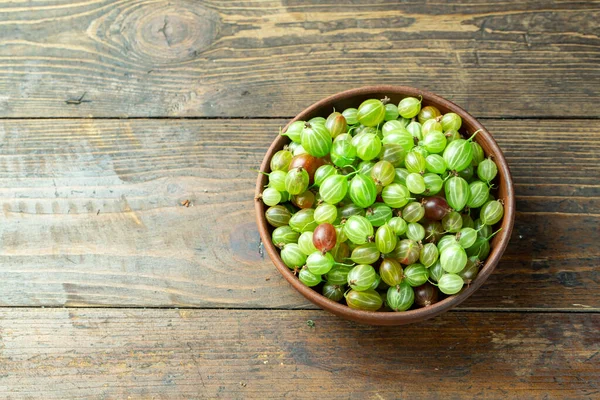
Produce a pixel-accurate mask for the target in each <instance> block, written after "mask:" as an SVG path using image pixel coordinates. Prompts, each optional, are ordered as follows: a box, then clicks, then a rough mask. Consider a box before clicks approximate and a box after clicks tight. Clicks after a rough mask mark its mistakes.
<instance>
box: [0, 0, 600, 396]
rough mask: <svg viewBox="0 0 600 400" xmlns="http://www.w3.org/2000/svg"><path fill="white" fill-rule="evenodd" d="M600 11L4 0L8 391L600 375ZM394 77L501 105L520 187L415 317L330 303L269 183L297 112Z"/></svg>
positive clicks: (478, 111)
mask: <svg viewBox="0 0 600 400" xmlns="http://www.w3.org/2000/svg"><path fill="white" fill-rule="evenodd" d="M396 3H397V4H396ZM598 21H600V1H578V0H572V1H569V0H565V1H550V0H548V1H538V0H522V1H516V0H511V1H487V2H481V1H475V0H468V1H461V2H457V1H447V0H444V1H439V2H432V1H412V0H411V1H403V2H383V1H377V2H373V1H367V0H359V1H331V0H326V1H321V0H313V1H305V2H299V1H248V0H245V1H194V0H171V1H166V0H164V1H163V0H119V1H111V0H80V1H64V0H38V1H33V2H30V1H24V0H17V1H15V0H0V205H1V207H2V209H1V210H0V263H1V265H2V267H1V268H0V398H2V399H11V400H12V399H14V400H17V399H19V400H20V399H38V398H39V399H129V398H131V399H196V398H211V399H212V398H226V399H246V398H261V399H264V398H277V399H278V398H311V399H312V398H334V399H337V398H339V399H348V398H351V399H375V400H382V399H385V400H387V399H396V398H407V399H418V398H449V399H458V398H486V399H496V398H502V399H505V398H508V399H519V400H520V399H531V398H536V399H537V398H539V399H597V398H599V397H600V378H599V377H600V340H599V335H598V331H599V328H600V318H599V312H600V290H599V286H600V269H599V268H598V267H599V265H600V243H599V241H598V238H599V237H600V112H599V111H598V100H599V99H600V23H599V22H598ZM382 83H384V84H400V85H412V86H416V87H420V88H423V89H429V90H431V91H433V92H435V93H438V94H440V95H442V96H444V97H446V98H449V99H451V100H453V101H455V102H456V103H457V104H459V105H460V106H462V107H464V108H465V109H467V110H468V111H469V112H471V113H472V114H473V115H475V116H476V117H479V118H482V119H481V121H482V122H483V124H484V125H485V126H486V127H487V128H488V129H489V130H490V132H492V134H493V135H494V136H495V138H496V139H497V141H498V142H499V144H500V146H501V148H502V149H503V150H504V152H505V156H506V158H507V160H508V162H509V164H510V167H511V169H512V172H513V177H514V182H515V188H516V193H517V210H518V214H517V219H516V221H515V229H514V232H513V237H512V240H511V243H510V245H509V248H508V249H507V251H506V253H505V255H504V257H503V259H502V261H501V263H500V264H499V266H498V267H497V269H496V271H495V272H494V274H493V275H492V276H491V277H490V279H489V280H488V281H487V282H486V283H485V284H484V285H483V286H482V287H481V288H480V289H479V290H478V291H477V292H476V293H475V295H473V296H472V297H471V298H470V299H468V300H467V301H466V302H465V303H463V304H462V305H461V306H460V307H459V308H458V309H457V310H453V311H451V312H449V313H446V314H445V315H442V316H440V317H438V318H436V319H434V320H431V321H426V322H424V323H421V324H417V325H412V326H405V327H401V328H372V327H367V326H361V325H358V324H354V323H349V322H345V321H342V320H340V319H338V318H336V317H333V316H331V315H329V314H327V313H325V312H323V311H320V310H316V309H314V307H313V306H312V305H311V304H309V303H307V302H306V301H305V300H304V298H302V297H301V296H300V295H298V294H297V293H296V292H295V291H294V290H293V289H292V288H291V287H290V286H289V285H288V284H287V283H286V282H285V281H284V280H283V279H282V278H281V277H280V276H279V275H278V273H277V271H276V269H275V268H274V266H273V265H272V263H271V262H270V260H269V259H268V257H267V256H266V255H265V254H264V252H263V251H262V248H261V243H260V240H259V236H258V233H257V230H256V227H255V223H254V214H253V213H254V211H253V204H252V202H253V199H252V197H253V195H254V182H255V176H256V172H255V171H253V169H255V168H257V167H258V166H259V164H260V161H261V160H262V157H263V155H264V153H265V151H266V149H267V147H268V146H269V144H270V142H271V141H272V140H273V138H274V137H275V135H276V134H277V132H278V129H279V127H280V126H282V125H284V124H285V123H286V122H287V121H288V120H289V119H290V118H291V117H293V116H294V115H295V114H297V113H298V112H299V111H301V110H302V109H303V108H304V107H306V106H307V105H309V104H311V103H313V102H315V101H316V100H319V99H320V98H322V97H324V96H326V95H330V94H333V93H335V92H338V91H341V90H343V89H348V88H352V87H359V86H364V85H369V84H382ZM127 118H129V119H127ZM186 200H189V207H186V206H183V205H182V202H184V201H186ZM44 307H45V308H44ZM308 320H312V321H314V327H310V326H308V325H307V321H308Z"/></svg>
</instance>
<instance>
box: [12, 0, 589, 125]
mask: <svg viewBox="0 0 600 400" xmlns="http://www.w3.org/2000/svg"><path fill="white" fill-rule="evenodd" d="M349 3H352V4H349ZM373 3H376V4H373ZM457 3H459V2H455V1H442V2H435V3H433V2H423V1H421V0H418V1H407V2H404V1H403V2H398V3H397V4H396V2H373V1H367V0H363V1H357V2H346V1H339V0H327V1H323V0H312V1H302V2H298V1H258V2H257V1H192V0H176V1H167V0H164V1H147V0H144V1H142V0H137V1H112V0H95V1H77V2H68V1H67V2H65V1H62V0H45V1H39V2H34V3H31V4H30V3H26V2H23V1H16V2H15V1H13V0H0V116H4V117H35V118H38V117H57V116H58V117H66V116H69V117H87V116H97V117H99V116H102V117H115V116H130V117H132V116H141V117H148V116H229V117H231V116H246V117H257V116H271V117H272V116H276V117H280V116H284V117H287V116H292V115H295V114H296V113H297V112H298V111H299V110H301V109H303V108H304V107H306V106H308V105H309V104H311V103H313V102H314V101H316V100H318V99H320V98H322V97H324V96H325V95H329V94H332V93H335V92H338V91H340V90H341V89H348V88H351V87H358V86H364V85H368V84H381V83H391V84H406V85H409V86H415V87H420V88H423V89H430V90H432V91H434V92H436V93H439V94H440V95H442V96H445V97H447V98H450V99H452V100H455V101H456V102H458V104H459V105H462V106H463V107H464V108H466V109H468V110H469V111H471V112H472V113H473V114H474V115H476V116H488V117H505V116H511V117H522V116H541V117H547V116H561V117H566V116H581V117H597V116H598V108H597V105H596V101H595V100H596V99H597V98H598V96H599V95H600V74H599V73H598V64H599V63H600V47H599V45H600V37H599V28H598V20H600V2H599V1H551V0H547V1H539V0H526V1H522V0H510V1H487V2H481V1H474V0H470V1H464V2H460V3H459V4H457Z"/></svg>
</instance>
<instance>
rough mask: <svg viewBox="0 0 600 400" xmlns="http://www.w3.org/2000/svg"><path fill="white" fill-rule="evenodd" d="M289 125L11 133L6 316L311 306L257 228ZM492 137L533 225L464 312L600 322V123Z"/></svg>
mask: <svg viewBox="0 0 600 400" xmlns="http://www.w3.org/2000/svg"><path fill="white" fill-rule="evenodd" d="M284 123H285V121H284V120H210V121H204V120H160V121H157V120H143V119H140V120H5V121H1V122H0V137H1V139H2V143H3V147H2V152H1V155H0V204H1V206H2V210H3V211H2V212H0V243H1V244H2V245H1V246H0V263H1V264H2V268H1V269H0V293H2V296H0V305H4V306H42V305H43V306H62V305H67V306H178V307H187V306H191V307H233V308H239V307H248V308H265V307H267V308H296V307H300V308H303V307H311V305H310V304H308V303H307V302H306V301H305V300H304V299H303V298H302V297H301V296H299V295H298V294H297V293H296V292H295V291H294V290H293V289H292V288H291V287H290V286H288V284H287V283H286V282H285V281H284V280H283V279H282V278H281V277H280V276H279V275H278V273H277V271H276V270H275V268H274V267H273V265H272V263H271V262H270V260H269V259H268V257H266V258H265V255H264V253H263V252H262V251H261V248H260V239H259V236H258V233H257V230H256V227H255V223H254V208H253V203H252V202H253V196H254V194H253V193H254V182H255V177H256V173H255V172H254V171H252V169H253V168H257V167H258V165H259V164H260V161H261V159H262V157H263V154H264V152H265V151H266V149H267V147H268V145H269V142H270V141H271V140H272V139H273V138H274V136H275V135H276V132H277V131H278V127H279V126H281V125H282V124H284ZM486 125H488V127H489V129H490V130H491V131H492V132H493V133H494V134H495V136H496V137H497V139H498V141H499V143H500V145H501V146H502V147H503V148H504V149H505V150H506V155H507V158H508V160H509V162H510V165H511V167H512V170H513V172H514V175H515V182H516V187H517V193H518V195H519V196H518V209H519V214H518V217H517V221H516V225H515V229H514V235H513V240H512V242H511V245H510V246H509V249H508V250H507V252H506V253H505V256H504V258H503V260H502V262H501V263H500V265H499V267H498V269H497V271H496V273H494V274H493V275H492V277H491V278H490V279H489V281H488V282H487V283H486V284H485V285H484V286H483V287H482V288H481V289H480V290H479V291H478V293H476V294H475V295H474V296H473V297H472V298H471V299H469V301H467V302H466V303H464V306H463V307H465V308H476V309H478V308H486V309H488V308H504V309H513V308H515V309H531V308H545V309H551V308H557V309H596V310H598V309H600V291H599V290H598V283H599V282H600V276H599V275H598V274H599V271H598V268H597V265H598V261H599V259H600V247H599V244H598V241H597V238H598V234H599V232H598V227H599V223H600V203H599V198H600V196H599V194H600V186H599V185H598V182H599V180H600V151H596V150H595V149H597V148H598V147H599V146H600V136H599V135H598V133H597V132H598V128H599V127H600V126H599V125H600V121H574V120H569V121H535V120H527V121H522V120H511V121H501V120H492V121H486ZM184 200H190V202H191V206H190V207H183V206H181V202H182V201H184Z"/></svg>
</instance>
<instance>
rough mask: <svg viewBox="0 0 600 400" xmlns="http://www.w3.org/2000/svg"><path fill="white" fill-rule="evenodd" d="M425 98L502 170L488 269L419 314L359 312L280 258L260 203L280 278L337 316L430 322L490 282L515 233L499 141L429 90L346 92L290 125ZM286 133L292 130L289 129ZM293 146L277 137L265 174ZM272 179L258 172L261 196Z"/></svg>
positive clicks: (386, 321)
mask: <svg viewBox="0 0 600 400" xmlns="http://www.w3.org/2000/svg"><path fill="white" fill-rule="evenodd" d="M409 96H412V97H417V98H419V97H422V98H423V105H424V106H426V105H431V106H435V107H437V108H438V109H439V110H440V111H441V112H442V114H445V113H447V112H454V113H456V114H458V115H460V116H461V118H462V120H463V123H462V127H461V129H460V132H461V133H463V134H464V133H467V132H468V133H469V134H472V133H474V132H475V131H478V130H479V133H478V134H477V136H476V137H475V140H476V141H477V143H479V144H480V145H481V147H482V148H483V150H484V152H485V154H486V156H490V155H492V156H493V157H494V161H495V162H496V164H497V166H498V177H497V178H496V179H497V182H498V191H497V197H498V199H502V200H503V201H504V203H505V214H504V218H503V220H502V224H501V226H500V227H501V228H502V229H501V231H500V232H499V233H498V234H497V235H496V236H495V237H494V238H493V239H492V241H491V243H490V245H491V252H490V254H489V256H488V258H487V260H486V261H485V265H484V266H483V268H482V269H481V270H480V272H479V275H478V276H477V278H476V279H475V280H474V281H473V282H472V283H471V285H470V286H468V287H465V288H464V289H463V290H462V291H461V292H460V293H459V294H457V295H454V296H449V297H447V298H445V299H443V300H441V301H440V302H438V303H435V304H433V305H431V306H429V307H425V308H419V309H415V310H409V311H404V312H397V313H395V312H370V311H360V310H354V309H351V308H349V307H347V306H346V305H343V304H340V303H336V302H334V301H332V300H329V299H328V298H326V297H325V296H322V295H321V294H320V293H318V292H316V291H314V290H313V289H311V288H309V287H307V286H305V285H304V284H302V283H301V282H300V281H299V280H298V279H297V278H296V277H295V276H294V274H293V273H292V271H290V269H289V268H287V266H286V265H285V264H284V263H283V261H282V260H281V258H280V257H279V252H278V250H277V248H276V247H275V246H274V245H273V244H272V242H271V234H270V231H271V229H270V227H269V225H268V223H267V222H266V219H265V217H264V212H265V206H264V204H263V203H262V201H256V212H257V223H258V228H259V232H260V235H261V239H262V241H263V244H264V246H265V249H266V250H267V252H268V254H269V256H270V257H271V259H272V261H273V263H274V264H275V266H276V267H277V269H278V270H279V271H280V272H281V274H282V275H283V276H284V277H285V278H286V280H287V281H288V282H290V283H291V284H292V286H294V287H295V288H296V289H297V290H298V291H299V292H300V293H302V295H304V296H305V297H306V298H307V299H308V300H309V301H311V302H313V303H314V304H316V305H317V306H319V307H321V308H323V309H326V310H328V311H330V312H332V313H334V314H336V315H338V316H341V317H343V318H346V319H350V320H354V321H358V322H363V323H368V324H372V325H402V324H406V323H411V322H416V321H420V320H424V319H427V318H431V317H434V316H436V315H438V314H440V313H442V312H444V311H446V310H448V309H450V308H452V307H455V306H456V305H458V304H460V303H461V302H462V301H464V300H465V299H466V298H468V297H469V296H470V295H471V294H472V293H473V292H474V291H475V290H477V288H479V286H481V284H482V283H483V282H484V281H485V280H486V279H487V278H488V276H489V275H490V274H491V273H492V271H493V270H494V268H495V266H496V265H497V264H498V261H499V260H500V257H501V256H502V253H503V252H504V250H505V249H506V246H507V244H508V241H509V239H510V235H511V232H512V227H513V222H514V213H515V204H514V203H515V199H514V191H513V185H512V179H511V176H510V170H509V168H508V165H507V164H506V160H505V159H504V156H503V154H502V151H501V150H500V148H499V147H498V145H497V143H496V141H495V140H494V139H493V137H492V136H491V135H490V133H489V132H488V131H487V130H486V129H485V128H484V127H483V126H482V125H481V124H480V123H479V122H478V121H477V120H476V119H475V118H473V117H472V116H471V115H469V114H468V113H467V112H466V111H465V110H463V109H462V108H460V107H458V106H457V105H455V104H454V103H452V102H450V101H448V100H446V99H444V98H442V97H439V96H437V95H435V94H433V93H429V92H427V91H423V90H419V89H415V88H411V87H405V86H371V87H365V88H360V89H352V90H348V91H345V92H341V93H338V94H335V95H333V96H330V97H328V98H325V99H323V100H321V101H319V102H317V103H315V104H313V105H312V106H310V107H308V108H307V109H305V110H304V111H303V112H301V113H300V114H298V115H297V116H296V117H295V118H294V119H293V120H291V121H290V122H289V123H288V126H289V124H291V123H292V122H294V121H297V120H301V121H306V120H309V119H311V118H313V117H317V116H320V117H325V118H327V116H328V115H329V114H330V113H331V112H332V111H333V110H334V109H335V110H339V111H342V110H344V109H346V108H349V107H353V108H357V107H358V106H359V105H360V104H361V103H362V102H363V101H364V100H367V99H371V98H379V99H383V98H384V97H388V98H389V99H390V100H391V102H392V103H394V104H398V103H399V102H400V100H402V99H403V98H405V97H409ZM285 129H287V126H286V127H285V128H284V131H285ZM288 142H289V139H288V138H287V137H285V136H278V137H277V138H276V139H275V140H274V141H273V143H272V145H271V147H270V148H269V150H268V151H267V154H266V155H265V158H264V160H263V163H262V165H261V171H263V172H270V168H269V163H270V160H271V157H272V156H273V154H275V153H276V152H277V151H279V150H281V149H283V147H284V146H285V145H286V144H287V143H288ZM267 180H268V179H267V177H266V176H265V175H263V174H259V177H258V180H257V186H256V194H257V195H258V194H260V193H261V192H262V189H263V188H264V186H265V185H266V184H267Z"/></svg>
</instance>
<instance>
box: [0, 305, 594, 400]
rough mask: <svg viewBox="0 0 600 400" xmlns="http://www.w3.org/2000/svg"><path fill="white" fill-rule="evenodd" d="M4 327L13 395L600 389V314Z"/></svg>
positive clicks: (179, 315)
mask: <svg viewBox="0 0 600 400" xmlns="http://www.w3.org/2000/svg"><path fill="white" fill-rule="evenodd" d="M308 320H311V321H313V322H314V327H310V326H308V325H307V321H308ZM0 329H1V330H2V340H1V341H0V344H2V351H1V352H0V396H1V397H2V398H5V399H21V398H28V399H38V398H39V399H64V398H89V399H113V398H115V399H124V398H127V396H131V397H132V398H145V399H172V398H176V399H190V398H192V399H195V398H223V399H247V398H257V399H266V398H273V399H281V398H291V399H297V398H306V399H315V398H328V399H329V398H331V399H374V400H381V399H384V400H391V399H398V398H409V399H420V398H424V399H431V398H445V399H458V398H486V399H489V398H503V399H524V398H556V399H575V398H577V399H594V398H596V399H597V398H598V394H599V393H600V385H598V374H600V342H599V341H598V340H597V339H598V337H597V332H598V330H599V329H600V316H599V315H598V314H591V315H590V314H564V313H562V314H553V313H550V314H529V313H477V312H452V311H451V312H449V313H446V314H445V315H444V316H442V317H439V318H436V319H434V320H432V321H427V322H424V323H422V324H418V325H412V326H406V327H403V328H402V329H398V328H373V327H367V326H361V325H357V324H354V323H350V322H345V321H342V320H339V319H337V318H332V317H331V316H330V315H328V314H326V313H325V312H323V311H285V310H281V311H275V310H263V311H259V310H250V311H237V310H229V311H227V310H132V309H124V310H115V309H112V310H111V309H102V310H96V309H45V310H44V309H29V310H17V309H13V310H0ZM433 339H435V340H433ZM544 396H545V397H544Z"/></svg>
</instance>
